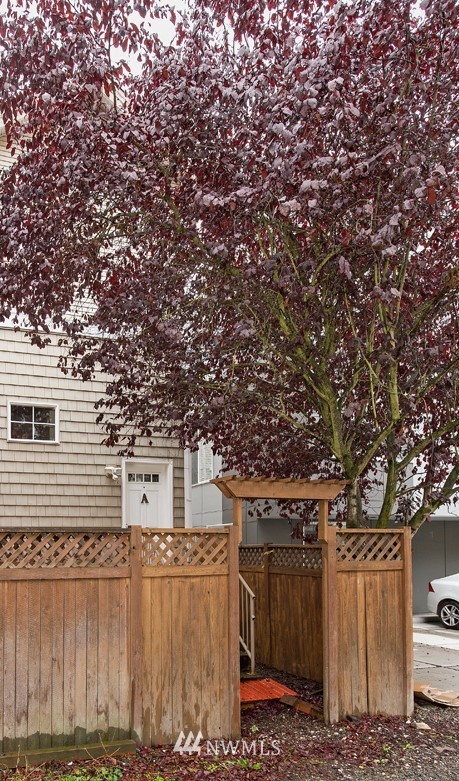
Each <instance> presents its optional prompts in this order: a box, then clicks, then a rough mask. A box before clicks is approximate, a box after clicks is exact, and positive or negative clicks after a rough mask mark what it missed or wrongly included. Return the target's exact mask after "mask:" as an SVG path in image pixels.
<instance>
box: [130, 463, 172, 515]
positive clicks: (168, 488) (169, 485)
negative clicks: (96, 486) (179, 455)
mask: <svg viewBox="0 0 459 781" xmlns="http://www.w3.org/2000/svg"><path fill="white" fill-rule="evenodd" d="M131 464H136V465H137V464H145V465H146V466H152V465H156V466H162V467H164V466H165V467H166V470H165V471H166V491H167V495H168V497H169V502H168V512H166V518H165V521H166V522H168V523H169V526H168V527H167V526H166V527H165V528H171V529H172V528H173V526H174V465H173V461H172V459H171V458H141V457H140V456H138V457H134V458H122V459H121V507H122V515H121V526H122V528H123V529H127V528H128V524H127V470H128V468H129V466H130V465H131Z"/></svg>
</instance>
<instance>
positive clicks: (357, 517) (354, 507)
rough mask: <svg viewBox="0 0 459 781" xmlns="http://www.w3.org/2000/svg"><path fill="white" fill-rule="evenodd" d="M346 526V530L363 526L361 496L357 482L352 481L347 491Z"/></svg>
mask: <svg viewBox="0 0 459 781" xmlns="http://www.w3.org/2000/svg"><path fill="white" fill-rule="evenodd" d="M346 492H347V514H346V525H347V528H348V529H358V528H359V527H360V526H363V512H362V496H361V494H360V486H359V482H358V480H352V482H351V483H350V484H349V485H348V487H347V489H346Z"/></svg>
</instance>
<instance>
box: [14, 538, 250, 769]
mask: <svg viewBox="0 0 459 781" xmlns="http://www.w3.org/2000/svg"><path fill="white" fill-rule="evenodd" d="M237 595H238V569H237V539H236V536H235V534H234V532H233V530H232V529H230V530H229V531H228V530H227V529H224V530H222V531H219V532H213V531H212V532H208V531H197V530H183V529H172V530H164V529H158V530H150V529H149V530H143V531H142V530H141V529H140V528H139V527H132V529H131V531H121V530H120V531H113V530H107V529H106V530H101V531H94V530H87V531H86V530H81V531H80V530H78V531H71V532H69V531H59V532H58V531H55V530H53V531H44V530H40V531H15V532H12V531H0V669H1V670H2V674H1V675H0V751H1V752H2V753H4V754H6V753H8V752H23V753H24V752H30V751H34V750H37V749H44V748H54V747H60V746H66V745H67V746H68V745H86V744H88V743H96V742H106V741H111V740H121V739H123V738H134V739H135V740H137V741H141V742H143V743H144V744H147V745H151V744H153V743H170V742H174V741H175V740H176V738H177V736H178V734H179V733H180V731H181V730H183V731H184V732H185V733H187V732H188V731H189V730H192V731H193V732H195V733H196V732H197V731H198V730H201V732H202V733H203V735H204V737H206V736H207V737H219V736H222V737H235V736H237V735H238V734H239V718H240V716H239V667H238V664H239V648H238V636H239V626H238V609H237ZM0 761H1V760H0Z"/></svg>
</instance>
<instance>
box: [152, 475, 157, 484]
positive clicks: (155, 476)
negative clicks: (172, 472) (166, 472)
mask: <svg viewBox="0 0 459 781" xmlns="http://www.w3.org/2000/svg"><path fill="white" fill-rule="evenodd" d="M151 482H152V483H159V475H152V476H151Z"/></svg>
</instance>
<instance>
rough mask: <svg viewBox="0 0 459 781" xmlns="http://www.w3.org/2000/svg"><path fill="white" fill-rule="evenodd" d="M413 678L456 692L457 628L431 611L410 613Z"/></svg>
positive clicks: (458, 678)
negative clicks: (411, 618) (443, 623)
mask: <svg viewBox="0 0 459 781" xmlns="http://www.w3.org/2000/svg"><path fill="white" fill-rule="evenodd" d="M413 643H414V680H415V681H416V682H417V683H428V684H429V685H430V686H432V687H434V688H437V689H442V690H444V691H454V692H458V693H459V630H457V629H444V628H443V626H442V624H440V621H439V620H438V618H436V616H433V615H432V614H426V615H415V616H413Z"/></svg>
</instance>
